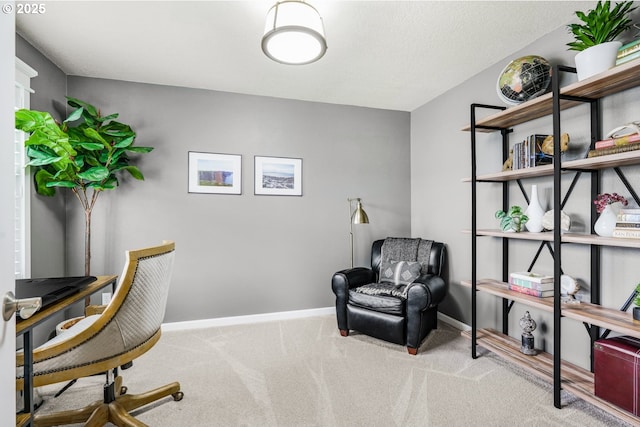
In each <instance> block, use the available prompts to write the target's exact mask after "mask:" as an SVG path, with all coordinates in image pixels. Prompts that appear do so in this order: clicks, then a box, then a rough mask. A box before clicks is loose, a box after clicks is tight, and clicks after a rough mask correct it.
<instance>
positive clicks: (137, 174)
mask: <svg viewBox="0 0 640 427" xmlns="http://www.w3.org/2000/svg"><path fill="white" fill-rule="evenodd" d="M122 169H124V170H126V171H128V172H129V173H130V174H131V176H132V177H134V178H135V179H138V180H140V181H144V176H142V172H140V169H138V168H137V167H135V166H127V167H124V168H122Z"/></svg>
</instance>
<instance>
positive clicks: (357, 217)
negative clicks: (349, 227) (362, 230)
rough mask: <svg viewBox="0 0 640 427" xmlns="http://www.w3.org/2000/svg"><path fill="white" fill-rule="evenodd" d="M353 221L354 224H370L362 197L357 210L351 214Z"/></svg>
mask: <svg viewBox="0 0 640 427" xmlns="http://www.w3.org/2000/svg"><path fill="white" fill-rule="evenodd" d="M351 222H352V223H353V224H369V217H368V216H367V213H366V212H365V211H364V209H362V202H361V201H360V199H358V204H357V205H356V210H355V211H353V215H351Z"/></svg>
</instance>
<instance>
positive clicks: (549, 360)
mask: <svg viewBox="0 0 640 427" xmlns="http://www.w3.org/2000/svg"><path fill="white" fill-rule="evenodd" d="M616 68H618V67H616ZM575 72H576V70H575V69H574V68H572V67H567V66H563V65H555V66H553V69H552V73H553V74H552V75H553V76H554V78H553V80H552V90H551V92H550V93H548V94H546V95H543V96H542V97H540V98H541V99H536V100H533V102H531V101H530V102H529V103H524V104H521V105H520V106H518V107H514V108H515V110H514V112H513V113H512V114H511V115H510V116H509V117H507V118H504V117H505V116H507V114H506V112H505V114H502V112H504V110H506V108H505V107H501V106H494V105H486V104H471V111H470V116H471V122H470V125H469V126H468V127H467V128H465V129H463V130H468V131H470V132H471V179H470V182H471V185H472V191H471V205H472V218H471V256H472V273H471V281H470V283H464V282H463V284H467V285H469V286H470V288H471V331H470V332H469V333H468V335H470V339H471V356H472V357H473V358H474V359H475V358H477V357H478V354H477V351H476V349H477V345H478V341H479V337H478V332H479V331H478V325H477V315H478V311H477V310H478V308H477V292H478V291H479V290H480V289H479V286H481V285H484V287H483V286H481V287H482V290H489V292H490V293H493V294H495V295H498V296H502V335H503V336H506V337H508V332H509V331H508V315H509V311H510V310H511V307H512V306H513V304H514V302H516V301H515V299H513V298H514V296H513V295H509V293H508V292H506V291H501V290H500V287H499V285H494V287H493V288H486V286H487V285H486V284H484V282H483V281H480V280H479V278H478V277H477V253H478V251H477V239H478V237H480V236H498V237H501V238H502V276H503V277H502V282H507V281H508V275H509V271H508V266H509V240H510V239H512V238H523V237H524V236H513V235H512V236H505V235H501V233H499V232H497V233H492V232H489V231H486V230H484V231H482V232H480V231H479V230H478V227H477V221H476V213H477V189H476V187H477V184H478V183H479V182H501V183H502V194H503V200H502V203H503V209H504V210H506V209H508V206H509V195H508V193H509V192H508V188H509V182H511V181H515V182H516V183H517V184H518V186H519V187H520V189H521V191H522V194H523V195H524V198H525V200H526V202H527V204H528V203H529V197H528V196H527V194H526V191H525V190H524V187H523V186H522V183H521V179H522V178H527V177H537V176H553V209H554V224H555V226H554V231H553V233H552V234H553V239H550V238H549V237H547V236H548V235H549V234H551V233H541V234H546V235H547V236H542V235H540V236H533V237H527V238H526V240H537V241H539V242H540V246H539V248H538V250H537V252H536V254H535V255H534V257H533V261H532V263H531V265H530V267H529V270H531V269H532V268H533V265H534V264H535V262H536V260H537V258H538V256H539V255H540V252H541V251H542V250H543V249H544V247H547V249H548V250H549V252H550V253H551V256H552V257H553V260H554V261H553V263H554V266H553V267H554V268H553V271H554V277H555V286H554V289H555V291H554V298H553V303H552V304H550V303H546V304H543V305H546V307H544V308H545V309H546V310H547V311H550V312H552V313H553V337H554V338H553V342H554V351H553V355H552V356H551V355H547V356H548V357H547V356H545V357H546V359H544V361H543V362H541V363H542V364H543V365H544V364H546V365H545V367H546V369H548V370H549V371H550V372H548V374H549V376H550V377H551V381H552V383H553V390H554V406H555V407H556V408H561V406H562V402H561V390H562V389H563V381H562V379H563V365H565V366H569V368H570V369H574V367H573V365H571V364H569V363H567V362H564V361H563V360H562V358H561V354H562V351H561V347H562V345H561V337H562V335H561V326H562V325H561V319H562V317H565V316H566V317H574V318H576V319H580V318H581V316H580V315H576V314H575V313H572V312H571V311H567V309H566V308H564V310H565V311H564V312H563V307H562V304H561V295H560V292H561V287H560V277H561V275H562V274H563V271H562V244H563V243H582V244H589V245H590V262H591V267H590V287H591V304H592V305H594V306H600V304H601V299H600V294H601V283H600V262H601V260H600V258H601V248H602V246H603V245H604V246H618V245H617V242H612V241H611V240H604V241H601V240H598V239H599V238H597V237H593V236H591V237H590V236H589V235H586V236H577V235H574V236H566V235H565V236H564V237H563V235H562V233H561V227H560V223H561V211H562V208H563V207H564V205H565V203H566V202H567V200H568V198H569V196H570V195H571V192H572V191H573V189H574V186H575V185H576V183H577V182H578V180H579V179H580V177H581V175H582V174H583V173H584V172H586V173H589V174H590V186H591V200H593V199H595V197H596V196H597V194H599V193H600V192H601V181H602V172H603V170H604V169H606V168H613V170H614V171H615V172H616V174H617V175H618V177H619V178H620V180H621V181H622V183H623V184H624V185H625V187H626V188H627V190H628V191H629V192H630V194H631V196H632V197H633V198H634V199H635V201H636V203H638V205H640V199H639V198H638V196H637V194H636V192H635V191H634V189H633V188H632V186H631V185H630V184H629V181H628V180H627V179H626V177H625V176H624V173H623V172H622V171H621V170H620V168H619V167H618V165H628V164H640V155H637V156H636V155H634V156H632V158H631V159H626V158H625V159H623V160H619V159H617V158H616V159H613V160H612V161H611V164H609V163H607V162H603V163H602V164H600V163H598V164H596V165H594V164H592V163H594V162H591V163H590V162H586V164H585V162H580V161H578V162H575V161H573V162H572V161H569V162H566V163H565V164H564V165H563V162H562V159H561V156H556V158H555V161H554V163H553V167H552V169H550V168H547V169H544V171H543V170H542V169H540V172H539V173H526V172H524V173H520V172H519V173H516V174H512V175H509V176H501V174H493V175H491V176H489V177H480V178H479V177H478V175H477V165H476V163H477V159H476V153H477V152H476V150H477V144H476V134H477V132H499V133H500V135H501V142H502V154H503V159H506V158H507V156H508V153H509V134H510V133H511V132H512V130H513V127H514V126H515V125H517V124H520V123H524V122H527V121H530V120H533V119H536V118H539V117H543V116H549V115H550V116H551V118H552V121H553V135H554V153H559V152H560V136H561V134H562V132H561V124H562V123H561V111H562V110H564V109H566V108H571V107H573V106H576V105H581V104H588V105H589V109H590V110H589V114H590V128H591V129H590V136H591V141H590V148H591V149H593V148H594V145H595V142H596V141H598V140H600V139H601V138H602V128H601V123H602V120H601V106H600V100H601V99H602V98H603V97H604V96H608V95H611V94H615V93H618V92H621V91H624V90H627V89H629V88H633V87H636V86H640V77H636V75H638V74H640V60H638V61H634V62H633V63H632V64H631V65H627V66H625V67H624V68H622V67H620V68H619V69H617V70H616V69H614V70H613V71H610V72H608V73H607V76H603V77H602V79H605V78H607V79H610V81H607V82H608V83H610V84H604V83H600V84H598V83H599V82H598V80H599V79H592V80H593V81H588V82H585V83H584V84H583V83H580V82H579V83H576V84H573V85H570V87H568V88H561V87H560V84H559V82H560V79H559V78H558V77H559V76H560V73H575ZM602 88H605V89H602ZM527 104H528V105H527ZM479 109H489V110H496V111H498V113H496V114H495V115H494V116H490V117H489V118H487V119H481V120H477V111H478V110H479ZM510 110H511V109H510ZM529 110H530V111H531V114H530V117H528V115H527V114H528V113H527V112H528V111H529ZM511 117H515V118H511ZM533 169H535V168H533ZM569 171H572V172H575V175H574V177H573V179H572V181H571V184H570V185H569V186H568V188H567V191H566V194H565V195H564V196H563V194H562V177H563V176H566V173H567V172H569ZM507 175H508V174H507ZM590 218H591V229H590V232H591V235H593V234H594V230H593V224H594V222H595V220H596V218H597V212H596V207H595V206H594V205H593V204H591V208H590ZM532 234H535V233H532ZM620 246H627V247H635V248H640V241H638V242H633V243H632V244H625V245H622V244H621V245H620ZM489 286H490V285H489ZM494 288H495V289H494ZM510 296H511V298H510ZM515 298H516V299H518V300H519V302H523V303H525V304H527V303H531V305H535V303H536V302H532V301H527V300H526V298H524V301H523V298H518V297H515ZM630 299H631V297H630ZM630 299H628V300H627V302H626V303H625V304H624V305H623V307H622V309H621V310H623V311H624V310H626V309H627V308H628V307H629V301H630ZM609 311H611V310H609ZM608 314H611V313H608ZM629 317H630V316H629ZM591 321H592V323H589V322H587V321H584V320H583V324H584V326H585V328H586V330H587V332H588V334H589V336H590V340H591V372H592V371H593V343H594V342H595V340H597V339H599V338H601V337H605V336H606V335H608V333H609V332H610V329H609V328H606V330H605V332H604V333H601V327H600V326H601V325H609V323H608V322H605V321H601V320H600V319H599V318H597V317H594V319H593V320H591ZM626 321H627V320H626V317H625V318H623V319H622V320H621V322H622V326H621V327H623V328H624V330H625V331H626V332H627V333H631V334H633V335H636V336H640V326H638V325H634V324H633V322H632V321H631V322H629V323H630V325H629V326H628V327H627V325H626V324H625V323H624V322H626ZM489 334H494V332H489ZM498 335H499V334H498ZM480 345H482V344H480ZM501 345H502V344H495V343H494V344H490V345H488V347H490V350H493V351H496V352H502V351H503V350H502V347H501ZM550 365H552V368H549V366H550ZM576 369H578V370H579V369H581V368H576ZM566 388H570V391H573V392H574V393H575V394H577V395H578V396H579V397H582V398H583V399H585V400H588V401H590V402H591V403H594V404H596V405H598V406H600V407H601V408H603V409H605V410H607V411H609V412H610V413H612V414H614V415H616V416H618V417H620V418H622V419H625V420H627V421H632V422H634V423H638V422H639V421H640V420H639V419H638V418H636V417H634V416H633V415H631V414H628V413H625V412H624V411H622V410H617V409H616V408H615V407H612V406H611V405H610V404H607V403H606V402H601V401H599V400H598V399H597V398H596V397H595V396H593V391H592V390H591V394H589V391H588V387H584V390H583V387H582V386H580V387H576V388H574V387H573V386H571V387H569V386H568V385H567V387H566ZM585 390H586V391H585Z"/></svg>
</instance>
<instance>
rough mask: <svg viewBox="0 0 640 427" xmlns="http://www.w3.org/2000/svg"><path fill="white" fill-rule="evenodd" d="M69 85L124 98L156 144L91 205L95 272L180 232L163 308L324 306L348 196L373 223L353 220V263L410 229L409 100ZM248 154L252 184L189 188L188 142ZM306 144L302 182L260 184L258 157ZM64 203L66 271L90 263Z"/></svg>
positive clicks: (120, 102) (78, 219) (71, 206)
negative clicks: (374, 104) (276, 190)
mask: <svg viewBox="0 0 640 427" xmlns="http://www.w3.org/2000/svg"><path fill="white" fill-rule="evenodd" d="M68 94H69V96H73V97H77V98H80V99H84V100H86V101H88V102H90V103H93V104H94V105H96V106H98V107H100V109H101V110H102V112H103V113H104V114H107V113H113V112H118V113H120V120H121V121H122V122H124V123H128V124H130V125H132V127H133V128H134V130H136V131H137V133H138V138H137V140H136V144H138V145H145V146H147V145H148V146H153V147H155V150H154V151H152V152H151V153H149V154H145V155H143V156H139V157H138V158H137V161H138V163H137V164H138V166H139V167H140V169H141V170H142V172H143V173H144V175H145V178H146V180H145V181H144V182H140V181H135V180H133V179H131V178H129V177H123V179H122V181H121V184H122V185H121V187H120V188H118V189H117V190H116V191H111V192H106V193H104V194H103V195H102V196H101V197H100V199H99V201H98V203H97V205H96V210H95V212H94V222H93V263H92V273H93V274H102V273H105V274H107V273H114V272H119V271H120V269H121V268H122V266H123V260H124V251H125V250H126V249H130V248H137V247H142V246H147V245H152V244H156V243H158V242H160V241H161V240H162V239H171V240H175V242H176V248H177V256H176V264H175V270H174V279H173V284H172V288H171V294H170V297H169V303H168V307H167V315H166V318H165V321H167V322H172V321H180V320H191V319H206V318H216V317H224V316H236V315H246V314H257V313H269V312H279V311H289V310H298V309H309V308H318V307H328V306H332V305H333V304H334V298H333V294H332V292H331V287H330V279H331V275H332V274H333V272H335V271H337V270H339V269H342V268H346V267H348V266H349V262H350V255H349V239H348V236H349V216H348V215H349V211H348V204H347V198H348V197H361V198H362V199H363V202H364V208H365V210H366V211H367V213H368V214H369V218H370V220H371V224H369V225H361V226H356V227H355V234H356V264H357V265H366V264H367V263H368V257H369V249H370V245H371V242H372V241H373V240H374V239H377V238H383V237H386V236H409V235H410V204H411V199H410V194H409V191H410V187H409V179H410V173H409V166H410V160H409V131H410V125H409V116H410V115H409V113H406V112H394V111H383V110H376V109H367V108H359V107H349V106H339V105H328V104H320V103H310V102H301V101H290V100H282V99H275V98H265V97H256V96H247V95H239V94H232V93H223V92H215V91H207V90H196V89H186V88H178V87H168V86H157V85H148V84H138V83H129V82H122V81H112V80H101V79H93V78H83V77H69V78H68ZM189 151H202V152H211V153H230V154H240V155H242V168H243V170H242V179H243V184H242V187H243V192H242V195H239V196H238V195H211V194H189V193H188V192H187V153H188V152H189ZM254 155H262V156H282V157H296V158H302V159H303V161H302V170H303V196H302V197H292V196H256V195H254V190H253V161H254V159H253V157H254ZM79 213H80V212H79V210H78V206H77V204H76V203H73V202H70V203H67V218H68V224H67V226H68V234H67V245H68V251H69V256H68V258H67V272H68V273H69V274H79V273H81V272H82V262H81V261H82V259H83V258H82V233H83V230H82V224H83V218H82V216H81V215H80V214H79Z"/></svg>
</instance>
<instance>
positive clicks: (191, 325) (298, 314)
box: [162, 307, 336, 332]
mask: <svg viewBox="0 0 640 427" xmlns="http://www.w3.org/2000/svg"><path fill="white" fill-rule="evenodd" d="M335 312H336V309H335V307H323V308H311V309H308V310H295V311H281V312H278V313H264V314H250V315H246V316H233V317H220V318H217V319H201V320H187V321H184V322H171V323H163V324H162V331H163V332H166V331H184V330H189V329H202V328H212V327H218V326H231V325H246V324H249V323H261V322H272V321H278V320H289V319H300V318H304V317H314V316H325V315H328V314H335Z"/></svg>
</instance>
